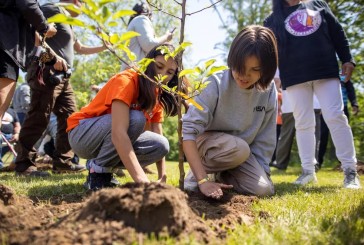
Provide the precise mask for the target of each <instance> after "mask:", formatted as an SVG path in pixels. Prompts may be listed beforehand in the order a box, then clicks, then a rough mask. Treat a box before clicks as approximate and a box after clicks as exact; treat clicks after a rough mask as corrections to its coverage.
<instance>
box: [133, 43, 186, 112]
mask: <svg viewBox="0 0 364 245" xmlns="http://www.w3.org/2000/svg"><path fill="white" fill-rule="evenodd" d="M160 47H167V48H168V49H169V50H170V51H173V50H174V47H173V46H172V45H171V44H160V45H157V46H155V47H154V48H153V49H152V50H151V51H149V53H148V54H147V55H146V57H145V58H149V59H154V58H156V57H157V56H158V55H163V56H164V54H163V53H162V51H161V50H160ZM174 60H175V61H176V63H177V67H179V64H178V59H176V58H175V59H174ZM178 72H179V70H178V68H177V70H176V72H175V74H174V76H173V77H172V79H171V80H170V81H169V82H168V84H167V86H168V87H170V88H173V87H175V86H177V84H178ZM144 73H145V75H147V76H148V77H149V78H152V79H154V77H155V76H156V75H157V74H156V68H155V63H154V62H152V63H150V64H149V65H148V67H147V69H146V71H145V72H144ZM186 86H187V85H186V84H185V83H184V85H183V88H184V89H185V87H186ZM156 87H157V85H156V84H154V83H152V82H151V81H149V80H148V79H146V78H145V77H144V76H139V98H138V101H139V104H140V106H141V109H143V110H152V109H153V108H154V106H155V105H156V103H157V99H159V101H160V103H161V105H162V107H163V109H164V111H165V113H166V115H167V116H175V115H176V114H177V108H178V105H177V103H176V102H177V100H176V99H177V98H176V97H175V98H173V97H174V95H171V94H169V93H167V92H164V91H163V90H162V91H161V92H160V93H159V95H158V96H156ZM184 91H185V92H186V90H184Z"/></svg>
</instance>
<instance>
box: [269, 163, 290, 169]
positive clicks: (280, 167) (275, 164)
mask: <svg viewBox="0 0 364 245" xmlns="http://www.w3.org/2000/svg"><path fill="white" fill-rule="evenodd" d="M269 166H271V167H273V168H277V169H279V170H286V169H287V167H285V166H282V165H280V164H277V162H276V161H274V162H272V163H271V164H269Z"/></svg>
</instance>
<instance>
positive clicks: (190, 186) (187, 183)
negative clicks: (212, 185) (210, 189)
mask: <svg viewBox="0 0 364 245" xmlns="http://www.w3.org/2000/svg"><path fill="white" fill-rule="evenodd" d="M184 189H185V191H198V183H197V180H196V178H195V176H194V175H193V173H192V171H191V170H189V171H188V173H187V176H186V178H185V179H184Z"/></svg>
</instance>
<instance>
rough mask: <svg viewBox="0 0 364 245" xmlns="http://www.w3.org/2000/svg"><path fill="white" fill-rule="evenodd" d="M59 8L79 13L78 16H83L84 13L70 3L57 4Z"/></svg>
mask: <svg viewBox="0 0 364 245" xmlns="http://www.w3.org/2000/svg"><path fill="white" fill-rule="evenodd" d="M57 6H60V7H63V8H65V9H67V10H70V11H72V12H75V13H77V15H79V14H81V13H82V11H81V9H80V8H78V7H77V6H76V5H74V4H70V3H57Z"/></svg>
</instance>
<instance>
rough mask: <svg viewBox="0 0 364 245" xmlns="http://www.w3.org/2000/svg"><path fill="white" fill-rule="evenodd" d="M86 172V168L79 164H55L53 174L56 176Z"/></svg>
mask: <svg viewBox="0 0 364 245" xmlns="http://www.w3.org/2000/svg"><path fill="white" fill-rule="evenodd" d="M84 170H86V167H85V166H83V165H79V164H74V163H72V164H70V165H68V164H55V163H53V169H52V172H53V173H55V174H61V173H73V172H82V171H84Z"/></svg>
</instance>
